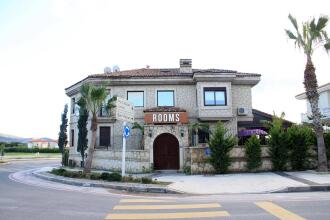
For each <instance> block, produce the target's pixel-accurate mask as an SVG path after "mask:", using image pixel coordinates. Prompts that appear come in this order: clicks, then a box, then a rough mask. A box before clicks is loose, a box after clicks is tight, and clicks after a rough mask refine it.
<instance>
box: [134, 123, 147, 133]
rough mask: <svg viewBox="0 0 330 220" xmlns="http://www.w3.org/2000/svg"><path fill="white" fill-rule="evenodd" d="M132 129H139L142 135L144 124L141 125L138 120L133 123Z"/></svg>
mask: <svg viewBox="0 0 330 220" xmlns="http://www.w3.org/2000/svg"><path fill="white" fill-rule="evenodd" d="M132 129H139V130H140V131H141V132H142V135H144V126H142V125H140V124H139V123H138V122H134V123H133V126H132Z"/></svg>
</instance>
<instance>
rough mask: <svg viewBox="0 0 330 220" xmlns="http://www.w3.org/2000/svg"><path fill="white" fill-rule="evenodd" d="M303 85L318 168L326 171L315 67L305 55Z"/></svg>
mask: <svg viewBox="0 0 330 220" xmlns="http://www.w3.org/2000/svg"><path fill="white" fill-rule="evenodd" d="M304 85H305V89H306V96H307V99H308V101H309V103H310V105H311V110H312V120H313V126H314V130H315V133H316V137H317V156H318V170H319V171H322V172H326V171H328V161H327V154H326V149H325V144H324V137H323V127H322V122H321V113H320V109H319V107H318V103H319V94H318V92H317V87H318V86H317V80H316V75H315V68H314V65H313V62H312V59H311V57H310V56H307V64H306V67H305V73H304Z"/></svg>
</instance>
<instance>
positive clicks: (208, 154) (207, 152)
mask: <svg viewBox="0 0 330 220" xmlns="http://www.w3.org/2000/svg"><path fill="white" fill-rule="evenodd" d="M205 155H206V156H210V155H211V149H210V148H209V147H207V148H205Z"/></svg>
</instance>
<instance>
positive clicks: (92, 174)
mask: <svg viewBox="0 0 330 220" xmlns="http://www.w3.org/2000/svg"><path fill="white" fill-rule="evenodd" d="M100 177H101V174H99V173H91V174H90V175H89V179H91V180H99V179H100Z"/></svg>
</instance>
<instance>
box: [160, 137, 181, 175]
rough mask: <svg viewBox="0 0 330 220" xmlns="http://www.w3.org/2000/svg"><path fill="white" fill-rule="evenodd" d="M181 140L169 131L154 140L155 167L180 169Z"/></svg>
mask: <svg viewBox="0 0 330 220" xmlns="http://www.w3.org/2000/svg"><path fill="white" fill-rule="evenodd" d="M179 168H180V165H179V141H178V139H177V138H176V137H175V136H174V135H172V134H169V133H164V134H160V135H159V136H158V137H156V139H155V141H154V169H155V170H178V169H179Z"/></svg>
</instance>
